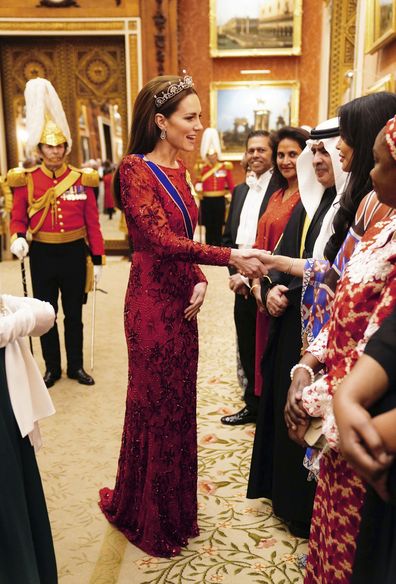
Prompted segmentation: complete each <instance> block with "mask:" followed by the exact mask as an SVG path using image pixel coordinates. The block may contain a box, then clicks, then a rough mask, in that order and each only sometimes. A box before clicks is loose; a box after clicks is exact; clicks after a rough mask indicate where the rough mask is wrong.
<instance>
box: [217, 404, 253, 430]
mask: <svg viewBox="0 0 396 584" xmlns="http://www.w3.org/2000/svg"><path fill="white" fill-rule="evenodd" d="M256 420H257V415H256V414H253V413H252V412H251V411H250V410H249V408H248V407H247V406H245V407H244V408H242V410H240V411H239V412H236V413H235V414H231V415H230V416H223V417H222V418H220V421H221V423H222V424H226V425H227V426H241V425H242V424H251V423H255V422H256Z"/></svg>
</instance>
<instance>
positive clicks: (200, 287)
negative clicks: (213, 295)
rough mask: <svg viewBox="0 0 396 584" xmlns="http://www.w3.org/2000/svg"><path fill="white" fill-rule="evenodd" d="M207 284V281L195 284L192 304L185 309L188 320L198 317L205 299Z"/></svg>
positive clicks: (191, 299) (185, 316)
mask: <svg viewBox="0 0 396 584" xmlns="http://www.w3.org/2000/svg"><path fill="white" fill-rule="evenodd" d="M207 286H208V284H207V283H206V282H198V284H195V286H194V289H193V293H192V296H191V298H190V304H189V306H187V308H186V309H185V311H184V318H186V319H187V320H192V319H193V318H196V316H197V314H198V312H199V311H200V310H201V306H202V304H203V301H204V300H205V294H206V288H207Z"/></svg>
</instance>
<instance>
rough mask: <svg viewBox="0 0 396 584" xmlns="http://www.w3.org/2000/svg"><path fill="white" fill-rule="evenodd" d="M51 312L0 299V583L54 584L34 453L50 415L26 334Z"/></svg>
mask: <svg viewBox="0 0 396 584" xmlns="http://www.w3.org/2000/svg"><path fill="white" fill-rule="evenodd" d="M54 320H55V313H54V309H53V308H52V306H51V305H50V304H49V303H48V302H41V301H40V300H35V299H33V298H17V297H15V296H9V295H6V294H4V295H0V460H1V476H0V540H1V546H0V582H2V583H4V584H17V583H21V584H22V583H24V584H27V583H29V584H56V583H57V581H58V578H57V571H56V561H55V553H54V547H53V543H52V535H51V528H50V524H49V520H48V513H47V507H46V504H45V499H44V493H43V489H42V485H41V479H40V474H39V470H38V467H37V463H36V458H35V453H34V451H35V450H38V448H40V446H41V438H40V431H39V427H38V420H40V419H42V418H45V417H47V416H50V415H51V414H53V413H54V412H55V409H54V406H53V404H52V401H51V398H50V397H49V394H48V390H47V388H46V387H45V385H44V382H43V379H42V377H41V374H40V371H39V369H38V367H37V365H36V362H35V361H34V359H33V357H32V355H31V353H30V351H29V348H28V345H27V343H26V340H25V339H24V338H23V337H25V336H27V335H34V336H40V335H42V334H44V333H46V332H47V331H48V330H49V329H50V328H51V327H52V326H53V324H54Z"/></svg>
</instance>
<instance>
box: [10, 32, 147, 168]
mask: <svg viewBox="0 0 396 584" xmlns="http://www.w3.org/2000/svg"><path fill="white" fill-rule="evenodd" d="M98 46H100V49H98ZM0 51H1V61H2V86H3V93H4V105H5V112H6V115H5V119H6V130H7V136H8V143H7V150H8V152H7V155H8V156H7V158H8V164H9V166H13V165H15V164H16V163H17V162H18V155H17V144H16V132H15V118H16V111H17V108H18V107H20V104H21V103H23V91H24V87H25V84H26V81H28V80H29V79H31V78H32V77H37V76H40V77H45V78H47V79H49V80H50V81H51V82H52V83H53V85H54V87H55V88H56V90H57V91H58V93H59V96H60V98H61V100H62V103H63V106H64V109H65V112H66V115H67V118H68V121H69V125H70V130H71V134H72V138H73V141H74V144H78V143H79V135H78V118H79V115H80V106H81V103H85V102H87V101H91V102H92V103H95V104H97V106H98V107H101V106H102V105H103V104H111V105H115V104H117V105H118V111H119V113H120V115H121V119H122V122H123V141H124V144H125V143H126V139H127V101H126V100H127V96H126V78H125V46H124V38H123V37H114V36H107V37H100V41H99V39H98V37H93V36H88V37H84V38H83V37H71V36H69V37H63V38H59V37H47V38H43V37H40V38H34V37H28V38H25V39H22V38H20V37H14V38H10V37H9V38H4V39H0ZM135 57H136V53H135ZM135 67H137V66H136V63H135ZM134 73H135V72H134ZM135 75H136V73H135ZM71 160H72V161H73V162H74V163H75V164H79V163H80V162H81V160H79V149H78V148H73V150H72V154H71Z"/></svg>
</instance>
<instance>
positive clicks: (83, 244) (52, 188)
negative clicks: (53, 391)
mask: <svg viewBox="0 0 396 584" xmlns="http://www.w3.org/2000/svg"><path fill="white" fill-rule="evenodd" d="M25 100H26V127H27V131H28V143H27V145H28V148H30V149H31V150H33V149H36V148H37V150H38V153H39V155H40V157H41V158H42V160H43V162H42V164H41V165H39V166H33V167H31V168H29V169H23V168H16V169H12V170H10V171H9V173H8V184H9V185H10V187H11V188H13V193H14V203H13V208H12V213H11V225H10V232H11V247H10V250H11V252H12V253H13V254H14V255H16V256H17V257H18V258H19V259H21V260H22V259H23V258H24V257H25V256H26V255H27V254H28V253H29V256H30V271H31V277H32V285H33V294H34V296H35V297H36V298H38V299H40V300H46V301H48V302H50V303H51V304H52V306H53V307H54V308H55V312H57V310H58V296H59V292H60V293H61V296H62V306H63V312H64V315H65V320H64V325H65V345H66V354H67V375H68V377H70V378H72V379H76V380H77V381H78V382H79V383H82V384H84V385H93V384H94V383H95V382H94V380H93V379H92V377H91V376H90V375H88V374H87V373H86V371H85V370H84V368H83V323H82V306H83V304H84V302H85V301H86V292H87V291H88V290H89V289H90V284H91V283H92V282H91V283H89V282H88V279H89V278H87V276H88V275H89V271H88V272H87V266H92V263H93V264H94V265H93V274H92V277H93V278H94V279H95V281H96V282H98V280H99V277H100V273H101V269H102V264H103V263H104V260H105V258H104V245H103V237H102V234H101V231H100V226H99V216H98V210H97V207H96V202H95V196H94V192H93V187H95V186H97V185H98V183H99V177H98V174H97V172H96V171H94V170H93V169H87V168H85V169H83V170H80V169H78V168H74V167H73V166H71V165H70V164H66V162H65V159H66V156H67V154H68V153H69V152H70V150H71V145H72V140H71V136H70V130H69V126H68V123H67V120H66V116H65V112H64V111H63V107H62V103H61V101H60V99H59V97H58V95H57V93H56V91H55V89H54V87H53V86H52V85H51V83H50V82H49V81H48V80H46V79H41V78H39V77H38V78H36V79H31V80H30V81H28V82H27V84H26V89H25ZM28 240H30V241H31V243H30V245H29V243H28ZM87 254H88V260H89V261H88V262H87ZM90 260H92V261H90ZM40 341H41V348H42V352H43V357H44V361H45V365H46V371H45V375H44V381H45V384H46V385H47V387H51V386H52V385H54V383H55V382H56V381H57V380H58V379H59V378H60V377H61V353H60V344H59V335H58V328H57V325H56V323H55V325H54V326H53V327H52V329H51V330H50V331H49V332H48V333H46V334H45V335H43V336H42V337H41V339H40Z"/></svg>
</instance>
